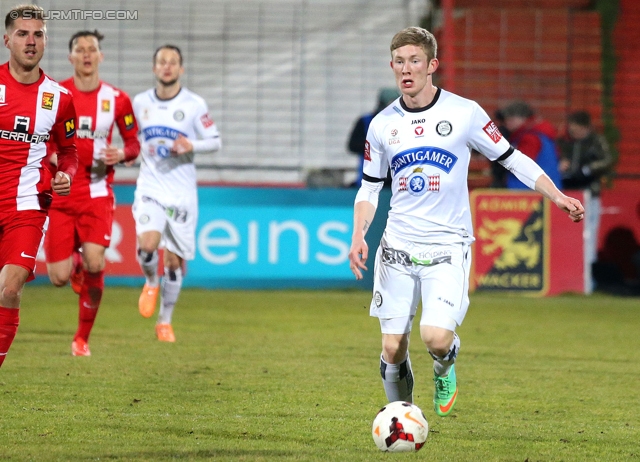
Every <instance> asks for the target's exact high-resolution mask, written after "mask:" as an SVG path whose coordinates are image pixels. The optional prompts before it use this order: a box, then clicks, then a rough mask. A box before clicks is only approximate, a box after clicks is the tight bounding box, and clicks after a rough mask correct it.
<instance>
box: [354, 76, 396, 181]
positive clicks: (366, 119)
mask: <svg viewBox="0 0 640 462" xmlns="http://www.w3.org/2000/svg"><path fill="white" fill-rule="evenodd" d="M399 97H400V91H399V90H398V89H397V88H381V89H380V91H379V92H378V106H377V107H376V108H375V110H374V111H373V112H370V113H367V114H364V115H362V116H360V117H359V118H358V120H357V121H356V123H355V125H354V126H353V129H352V130H351V135H350V136H349V151H351V152H352V153H354V154H356V155H358V156H359V158H360V163H359V164H358V170H357V174H358V176H357V177H356V180H355V181H354V182H353V184H352V185H351V186H354V187H358V188H359V187H360V182H361V181H362V164H363V163H364V143H365V141H366V140H367V131H368V130H369V124H370V123H371V120H372V119H373V117H374V116H375V115H376V114H377V113H378V112H380V111H382V110H383V109H384V108H386V107H387V106H388V105H389V104H391V103H392V102H393V101H394V100H396V99H398V98H399Z"/></svg>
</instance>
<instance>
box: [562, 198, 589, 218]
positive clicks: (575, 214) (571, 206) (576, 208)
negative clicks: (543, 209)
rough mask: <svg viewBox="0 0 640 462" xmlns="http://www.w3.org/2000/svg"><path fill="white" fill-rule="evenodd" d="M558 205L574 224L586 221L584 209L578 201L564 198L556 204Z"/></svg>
mask: <svg viewBox="0 0 640 462" xmlns="http://www.w3.org/2000/svg"><path fill="white" fill-rule="evenodd" d="M556 205H557V206H558V207H560V208H561V209H562V210H564V211H565V212H567V213H568V214H569V218H571V220H573V222H574V223H578V222H579V221H582V220H584V207H583V206H582V204H581V203H580V201H579V200H578V199H574V198H573V197H569V196H564V197H561V198H560V199H559V200H558V201H557V202H556Z"/></svg>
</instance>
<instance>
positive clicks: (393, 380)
mask: <svg viewBox="0 0 640 462" xmlns="http://www.w3.org/2000/svg"><path fill="white" fill-rule="evenodd" d="M380 375H381V376H382V384H383V385H384V391H385V393H386V394H387V401H388V402H390V403H392V402H393V401H407V402H409V403H412V402H413V371H412V370H411V361H409V354H407V359H405V360H404V361H403V362H401V363H400V364H389V363H387V362H386V361H385V360H384V359H382V356H380Z"/></svg>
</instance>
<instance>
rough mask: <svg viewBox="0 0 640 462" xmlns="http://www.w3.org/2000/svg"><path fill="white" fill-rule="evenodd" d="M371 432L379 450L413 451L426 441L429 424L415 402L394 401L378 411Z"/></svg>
mask: <svg viewBox="0 0 640 462" xmlns="http://www.w3.org/2000/svg"><path fill="white" fill-rule="evenodd" d="M371 434H372V435H373V441H375V443H376V446H378V449H380V450H381V451H385V452H414V451H418V450H420V448H422V446H424V443H425V442H426V441H427V436H428V435H429V424H428V423H427V419H426V418H425V416H424V413H423V412H422V410H421V409H420V408H419V407H418V406H416V405H415V404H411V403H407V402H404V401H394V402H393V403H389V404H387V405H386V406H385V407H383V408H382V409H380V411H378V415H376V418H375V419H374V420H373V427H372V429H371Z"/></svg>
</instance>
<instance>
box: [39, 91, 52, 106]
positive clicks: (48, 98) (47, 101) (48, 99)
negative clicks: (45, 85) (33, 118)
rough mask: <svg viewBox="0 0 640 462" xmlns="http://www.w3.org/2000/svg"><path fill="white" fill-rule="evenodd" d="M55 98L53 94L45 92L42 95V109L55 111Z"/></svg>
mask: <svg viewBox="0 0 640 462" xmlns="http://www.w3.org/2000/svg"><path fill="white" fill-rule="evenodd" d="M54 98H55V95H54V94H53V93H48V92H46V91H45V92H44V93H42V104H41V106H42V109H47V110H49V111H50V110H51V109H53V99H54Z"/></svg>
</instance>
